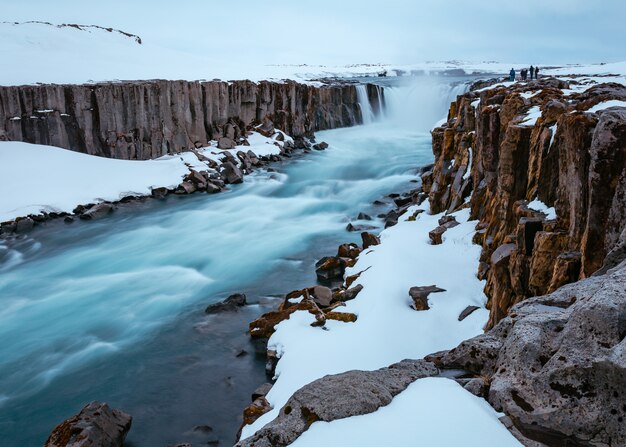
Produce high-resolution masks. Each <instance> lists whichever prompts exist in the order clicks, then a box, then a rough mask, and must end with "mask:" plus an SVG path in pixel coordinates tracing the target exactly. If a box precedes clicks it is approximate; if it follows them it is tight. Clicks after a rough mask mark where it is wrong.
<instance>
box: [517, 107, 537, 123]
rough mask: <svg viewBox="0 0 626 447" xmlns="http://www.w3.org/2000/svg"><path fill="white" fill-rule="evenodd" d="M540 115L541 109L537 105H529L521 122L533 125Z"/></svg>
mask: <svg viewBox="0 0 626 447" xmlns="http://www.w3.org/2000/svg"><path fill="white" fill-rule="evenodd" d="M540 117H541V109H540V108H539V106H533V107H531V108H530V109H529V110H528V112H527V113H526V115H525V117H524V118H523V119H522V121H521V124H523V125H524V126H534V125H535V124H536V123H537V120H538V119H539V118H540Z"/></svg>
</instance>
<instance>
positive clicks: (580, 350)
mask: <svg viewBox="0 0 626 447" xmlns="http://www.w3.org/2000/svg"><path fill="white" fill-rule="evenodd" d="M430 358H431V359H433V360H435V362H436V364H437V365H438V366H440V367H444V368H463V369H465V370H468V371H470V372H473V373H475V374H478V375H481V376H482V377H484V378H487V382H488V383H489V384H490V387H489V391H488V400H489V402H490V403H491V405H493V406H494V407H495V408H496V409H497V410H499V411H504V412H505V413H506V414H507V415H508V416H509V417H510V418H511V420H512V421H513V424H514V425H515V426H516V427H517V429H518V430H519V431H521V432H522V433H523V434H524V435H525V436H527V437H528V438H531V439H534V440H536V441H539V442H542V443H545V444H547V445H550V446H596V447H608V446H618V445H620V446H621V445H626V261H624V262H622V263H621V264H620V265H619V266H617V267H615V268H614V269H612V270H610V271H609V273H607V274H605V275H601V276H593V277H591V278H588V279H584V280H581V281H579V282H576V283H574V284H569V285H566V286H564V287H562V288H560V289H559V290H557V291H556V292H554V293H552V294H549V295H545V296H541V297H536V298H531V299H528V300H526V301H524V302H522V303H519V304H517V305H516V306H514V307H513V308H512V309H511V312H510V315H509V316H508V317H506V318H504V319H503V320H502V321H500V323H498V324H497V325H496V326H495V327H494V328H493V329H492V330H490V331H489V332H487V333H486V334H484V335H480V336H478V337H475V338H473V339H470V340H467V341H465V342H463V343H461V344H460V345H459V346H458V347H457V348H455V349H453V350H451V351H449V352H446V353H443V354H442V353H439V354H437V355H434V356H432V357H430Z"/></svg>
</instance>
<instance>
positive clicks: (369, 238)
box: [361, 231, 380, 250]
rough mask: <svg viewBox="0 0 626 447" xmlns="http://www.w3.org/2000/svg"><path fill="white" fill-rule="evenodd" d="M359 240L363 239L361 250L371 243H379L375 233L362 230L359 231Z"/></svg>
mask: <svg viewBox="0 0 626 447" xmlns="http://www.w3.org/2000/svg"><path fill="white" fill-rule="evenodd" d="M361 240H362V241H363V250H365V249H367V248H369V247H371V246H372V245H380V238H379V237H378V236H376V235H375V234H372V233H368V232H367V231H364V232H363V233H361Z"/></svg>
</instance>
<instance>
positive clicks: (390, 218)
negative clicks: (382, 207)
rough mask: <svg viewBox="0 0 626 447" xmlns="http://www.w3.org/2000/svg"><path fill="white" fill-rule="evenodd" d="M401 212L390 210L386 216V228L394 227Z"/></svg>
mask: <svg viewBox="0 0 626 447" xmlns="http://www.w3.org/2000/svg"><path fill="white" fill-rule="evenodd" d="M399 217H400V214H399V213H398V212H397V211H390V212H389V213H388V214H387V216H386V218H385V228H389V227H393V226H394V225H396V224H397V223H398V218H399Z"/></svg>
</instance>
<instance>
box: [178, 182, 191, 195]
mask: <svg viewBox="0 0 626 447" xmlns="http://www.w3.org/2000/svg"><path fill="white" fill-rule="evenodd" d="M194 192H196V186H195V185H194V184H193V183H192V182H189V181H184V182H182V183H181V184H180V185H178V187H177V188H176V190H175V191H174V193H175V194H192V193H194Z"/></svg>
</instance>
